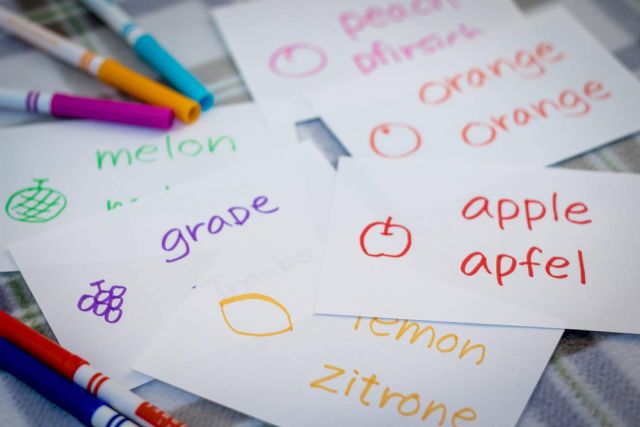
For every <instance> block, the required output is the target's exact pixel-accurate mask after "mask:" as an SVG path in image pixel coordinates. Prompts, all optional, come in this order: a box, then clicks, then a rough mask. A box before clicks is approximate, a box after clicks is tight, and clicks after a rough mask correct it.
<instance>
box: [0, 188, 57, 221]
mask: <svg viewBox="0 0 640 427" xmlns="http://www.w3.org/2000/svg"><path fill="white" fill-rule="evenodd" d="M33 181H34V182H35V183H36V186H35V187H29V188H24V189H22V190H18V191H16V192H15V193H13V194H12V195H11V197H9V200H7V204H6V205H5V207H4V210H5V212H6V213H7V215H9V217H10V218H11V219H15V220H16V221H20V222H29V223H39V222H49V221H51V220H52V219H54V218H56V217H57V216H58V215H60V214H61V213H62V211H64V208H66V207H67V198H66V197H65V195H64V194H62V193H61V192H59V191H58V190H54V189H53V188H47V187H44V186H43V185H42V184H44V183H45V182H47V181H48V179H34V180H33Z"/></svg>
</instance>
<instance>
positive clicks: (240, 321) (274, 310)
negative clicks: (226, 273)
mask: <svg viewBox="0 0 640 427" xmlns="http://www.w3.org/2000/svg"><path fill="white" fill-rule="evenodd" d="M220 311H222V317H223V318H224V322H225V323H226V324H227V326H228V327H229V329H231V330H232V331H233V332H234V333H236V334H238V335H247V336H250V337H271V336H274V335H280V334H284V333H287V332H291V331H293V324H292V323H291V315H290V314H289V312H288V311H287V309H286V307H285V306H284V305H282V304H280V303H279V302H278V301H276V300H275V299H273V298H271V297H270V296H268V295H263V294H257V293H249V294H240V295H235V296H232V297H229V298H225V299H223V300H221V301H220Z"/></svg>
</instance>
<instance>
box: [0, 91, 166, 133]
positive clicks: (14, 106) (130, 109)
mask: <svg viewBox="0 0 640 427" xmlns="http://www.w3.org/2000/svg"><path fill="white" fill-rule="evenodd" d="M0 108H7V109H11V110H18V111H27V112H29V113H41V114H50V115H52V116H55V117H69V118H75V119H91V120H100V121H104V122H116V123H125V124H128V125H135V126H145V127H153V128H160V129H168V128H170V127H171V125H172V124H173V117H174V116H173V111H171V109H169V108H163V107H155V106H151V105H145V104H136V103H133V102H121V101H111V100H108V99H97V98H85V97H80V96H73V95H65V94H63V93H47V92H38V91H34V90H29V91H24V90H15V89H2V88H0Z"/></svg>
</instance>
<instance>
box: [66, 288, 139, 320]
mask: <svg viewBox="0 0 640 427" xmlns="http://www.w3.org/2000/svg"><path fill="white" fill-rule="evenodd" d="M103 283H104V280H98V281H96V282H92V283H89V285H90V286H95V287H96V289H94V291H95V294H93V295H92V294H84V295H82V296H81V297H80V299H79V300H78V305H77V307H78V309H79V310H80V311H93V314H95V315H96V316H98V317H104V320H105V321H106V322H107V323H117V322H118V321H119V320H120V319H121V318H122V310H121V307H122V304H124V299H123V296H124V294H125V293H126V292H127V288H125V287H124V286H120V285H114V286H112V287H111V288H109V289H102V284H103Z"/></svg>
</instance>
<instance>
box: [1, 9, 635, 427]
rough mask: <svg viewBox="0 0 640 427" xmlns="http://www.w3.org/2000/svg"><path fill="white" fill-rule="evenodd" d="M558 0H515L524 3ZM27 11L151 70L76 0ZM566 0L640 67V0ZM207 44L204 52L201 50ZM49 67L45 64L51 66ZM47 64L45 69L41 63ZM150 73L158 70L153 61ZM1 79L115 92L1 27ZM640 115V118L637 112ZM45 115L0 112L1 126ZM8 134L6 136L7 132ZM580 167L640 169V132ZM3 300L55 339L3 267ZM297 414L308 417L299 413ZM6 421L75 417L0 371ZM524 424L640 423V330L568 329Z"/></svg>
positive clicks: (218, 79) (151, 19) (167, 14)
mask: <svg viewBox="0 0 640 427" xmlns="http://www.w3.org/2000/svg"><path fill="white" fill-rule="evenodd" d="M556 1H560V0H547V1H545V0H518V3H519V4H520V5H521V6H522V7H523V8H524V9H525V10H530V9H533V8H536V7H544V6H545V5H546V4H549V3H555V2H556ZM0 3H2V4H6V5H8V6H9V7H12V8H14V9H16V10H20V11H21V12H22V13H24V14H25V15H27V16H28V17H29V18H31V19H33V20H35V21H37V22H39V23H41V24H43V25H46V26H47V27H49V28H52V29H53V30H55V31H58V32H60V33H63V34H66V35H68V36H70V37H73V38H74V39H76V40H77V41H79V42H81V43H83V44H85V45H86V46H88V47H92V48H94V49H97V50H99V51H101V52H106V53H111V54H112V55H113V56H115V57H118V59H120V60H122V61H123V62H125V63H127V64H131V65H133V66H135V67H136V68H137V69H142V70H145V69H146V68H145V66H144V65H142V64H140V63H139V62H138V60H137V59H136V58H135V56H134V55H133V54H132V53H130V52H129V51H128V50H127V49H123V48H122V44H121V42H120V41H119V40H117V38H116V37H115V36H114V35H113V34H111V33H110V32H109V31H106V30H105V29H104V27H103V26H102V24H100V23H99V22H98V21H97V20H96V19H95V18H94V17H93V16H91V15H90V14H88V13H87V12H86V10H85V9H84V8H83V7H82V6H81V5H79V4H78V3H77V2H76V1H75V0H58V1H52V0H22V1H13V0H0ZM221 3H223V1H216V0H202V1H199V0H193V1H180V2H174V1H171V0H136V1H129V2H126V3H125V4H124V7H125V8H126V9H127V10H128V11H129V12H130V13H131V14H132V15H134V16H136V17H137V18H138V19H140V20H144V22H145V25H146V23H152V24H153V23H155V24H157V25H159V24H162V23H164V22H166V23H169V24H170V23H171V22H172V19H175V20H177V19H178V17H179V16H185V15H184V14H188V15H189V16H198V17H199V18H198V20H197V22H194V23H193V28H194V29H193V31H197V28H198V25H200V26H203V25H211V23H210V22H209V21H208V17H207V14H206V9H207V8H208V7H210V6H212V5H216V4H221ZM562 3H564V4H566V6H567V7H568V8H569V9H570V10H571V11H572V12H573V13H574V14H575V15H576V16H577V17H578V18H579V19H580V20H581V21H582V22H583V23H584V24H585V25H586V26H587V27H588V28H590V29H591V30H592V31H593V32H594V34H595V35H596V36H597V37H598V38H600V40H601V41H602V42H603V43H604V44H605V45H606V46H607V47H608V48H609V49H610V50H611V51H612V53H613V54H614V55H615V56H616V57H617V58H618V59H619V60H620V61H621V62H622V63H623V64H625V65H626V66H627V67H628V68H629V69H630V70H631V71H632V72H634V73H635V74H636V75H637V76H639V77H640V0H563V1H562ZM205 51H206V52H207V53H206V54H202V52H205ZM200 53H201V54H200V55H199V56H197V57H194V58H190V62H189V64H188V65H189V67H190V69H191V70H192V71H193V72H194V73H195V74H196V75H197V76H198V77H199V78H200V79H201V80H202V81H203V82H204V83H205V85H206V86H207V87H208V88H209V89H211V90H212V91H214V92H215V93H216V97H217V102H218V103H220V104H223V103H231V102H238V101H244V100H249V99H250V96H249V95H248V93H247V91H246V88H245V87H244V85H243V82H242V79H241V77H240V76H239V74H238V72H237V70H236V69H235V67H234V66H233V63H232V62H231V61H230V58H229V56H228V54H227V53H226V52H225V49H224V46H223V45H222V43H220V42H219V43H218V44H217V45H213V46H207V49H206V50H200ZM45 66H46V68H42V67H45ZM43 69H44V70H46V71H42V72H41V70H43ZM146 72H148V73H149V74H150V75H152V73H151V72H150V71H149V70H148V69H146ZM0 85H1V86H15V87H37V86H38V85H40V86H41V87H40V88H41V89H47V88H48V89H58V90H60V89H65V90H67V91H72V92H77V93H83V94H86V95H101V96H107V97H114V98H115V97H118V94H117V93H115V92H112V91H109V89H105V88H104V87H103V86H100V85H97V84H96V83H95V82H93V81H92V80H91V79H89V78H87V77H86V76H83V75H82V74H80V73H78V72H77V71H75V70H73V69H71V68H69V67H66V66H64V65H61V64H59V63H57V62H56V61H53V60H50V59H49V58H47V57H46V56H45V55H42V54H40V53H39V52H35V51H33V50H32V49H31V48H30V47H28V46H26V45H24V44H23V43H21V42H20V41H18V40H15V39H13V38H11V37H8V36H6V35H4V34H2V33H0ZM638 119H639V120H640V114H639V117H638ZM34 120H43V119H41V118H34V117H32V116H26V115H23V114H10V113H0V126H10V125H16V124H23V123H27V122H31V121H34ZM298 133H299V135H300V138H301V139H302V138H311V139H313V140H314V142H315V143H316V145H317V146H318V148H319V149H321V150H322V151H323V152H324V153H325V154H326V155H327V157H328V158H329V159H330V160H331V161H332V163H333V164H335V162H336V159H337V156H339V155H344V154H348V153H347V152H346V150H345V149H344V147H342V146H341V144H340V143H339V142H338V141H336V140H335V138H333V136H332V135H331V133H330V132H328V130H327V129H326V128H325V127H324V126H323V124H322V122H321V121H319V120H314V121H310V122H305V123H302V124H299V125H298ZM0 143H1V141H0ZM558 166H560V167H568V168H576V169H597V170H610V171H624V172H640V135H636V136H634V137H630V138H627V139H624V140H622V141H617V142H614V143H612V144H609V145H607V146H605V147H602V148H600V149H598V150H595V151H592V152H590V153H587V154H584V155H581V156H579V157H576V158H574V159H571V160H569V161H567V162H563V163H562V164H560V165H558ZM0 308H1V309H3V310H5V311H7V312H9V313H11V314H12V315H14V316H16V317H18V318H19V319H21V320H22V321H24V322H26V323H27V324H28V325H30V326H31V327H33V328H35V329H36V330H38V331H40V332H42V333H44V334H45V335H48V336H49V337H52V338H54V339H55V336H54V335H53V333H52V331H51V329H50V328H49V326H48V325H47V323H46V319H45V318H44V317H43V315H42V313H41V312H40V309H39V308H38V305H37V304H36V302H35V300H34V298H33V296H32V295H31V293H30V292H29V289H28V287H27V286H26V284H25V282H24V280H23V279H22V276H21V275H20V273H17V272H15V273H6V274H1V273H0ZM136 392H137V393H139V394H140V395H142V396H143V397H145V398H147V399H148V400H150V401H152V402H154V403H155V404H157V405H158V406H160V407H162V408H164V409H166V410H168V411H170V412H172V413H173V414H175V415H176V416H177V418H178V419H181V420H183V421H185V422H187V423H189V424H190V425H193V426H202V425H216V426H227V425H229V426H231V425H233V426H245V425H246V426H249V425H261V424H263V423H262V422H260V421H258V420H256V419H253V418H250V417H247V416H245V415H242V414H240V413H237V412H235V411H233V410H230V409H227V408H225V407H222V406H220V405H217V404H215V403H213V402H210V401H207V400H205V399H202V398H199V397H197V396H194V395H192V394H189V393H186V392H184V391H182V390H179V389H176V388H174V387H172V386H169V385H167V384H164V383H161V382H159V381H153V382H151V383H149V384H146V385H144V386H141V387H139V388H138V389H136ZM300 424H304V421H303V420H301V423H300ZM0 425H2V426H42V425H47V426H73V425H78V423H77V421H76V420H75V419H74V418H72V417H71V416H69V415H68V414H66V413H65V412H64V411H62V410H60V409H59V408H57V407H56V406H54V405H53V404H51V403H50V402H49V401H47V400H46V399H44V398H42V397H41V396H40V395H38V394H37V393H35V392H33V391H32V390H31V389H29V388H28V387H27V386H25V385H24V384H22V383H21V382H20V381H18V380H16V379H15V378H13V377H11V376H10V375H8V374H5V373H4V372H0ZM519 425H520V426H527V427H528V426H531V427H543V426H569V427H573V426H592V425H593V426H640V336H637V335H623V334H605V333H594V332H584V331H567V332H566V333H565V334H564V336H563V338H562V340H561V341H560V344H559V346H558V348H557V349H556V351H555V353H554V354H553V356H552V358H551V360H550V362H549V364H548V366H547V368H546V370H545V372H544V374H543V375H542V378H541V380H540V382H539V384H538V386H537V388H536V390H535V392H534V393H533V396H532V397H531V400H530V401H529V404H528V406H527V408H526V410H525V411H524V414H523V415H522V418H521V420H520V423H519Z"/></svg>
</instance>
